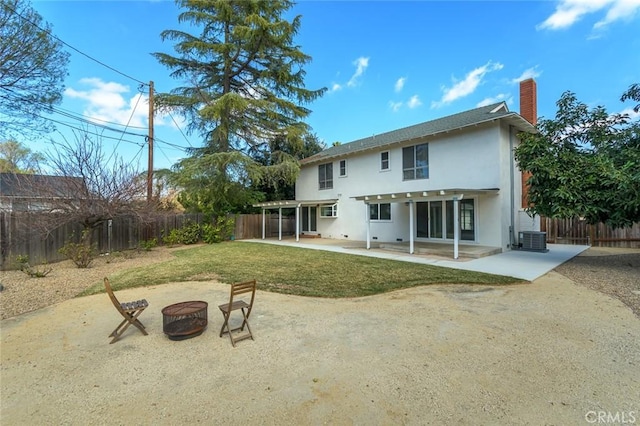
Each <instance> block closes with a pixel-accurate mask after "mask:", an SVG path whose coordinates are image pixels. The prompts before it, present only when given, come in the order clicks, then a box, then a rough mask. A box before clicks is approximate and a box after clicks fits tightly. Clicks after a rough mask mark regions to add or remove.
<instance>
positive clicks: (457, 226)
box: [453, 194, 464, 259]
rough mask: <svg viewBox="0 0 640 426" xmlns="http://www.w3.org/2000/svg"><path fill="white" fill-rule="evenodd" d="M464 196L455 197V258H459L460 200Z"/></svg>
mask: <svg viewBox="0 0 640 426" xmlns="http://www.w3.org/2000/svg"><path fill="white" fill-rule="evenodd" d="M463 197H464V195H463V194H460V195H457V196H455V197H453V258H454V259H457V258H458V244H459V242H460V211H459V210H460V200H462V198H463Z"/></svg>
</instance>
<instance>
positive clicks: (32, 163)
mask: <svg viewBox="0 0 640 426" xmlns="http://www.w3.org/2000/svg"><path fill="white" fill-rule="evenodd" d="M44 161H45V158H44V156H43V155H42V154H40V153H38V152H32V151H31V150H30V149H29V148H27V147H26V146H24V145H23V144H21V143H20V142H16V141H6V142H0V172H2V173H37V172H39V171H40V164H41V163H44Z"/></svg>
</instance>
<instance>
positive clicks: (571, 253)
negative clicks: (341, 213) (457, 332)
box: [239, 237, 589, 281]
mask: <svg viewBox="0 0 640 426" xmlns="http://www.w3.org/2000/svg"><path fill="white" fill-rule="evenodd" d="M239 241H243V242H257V243H263V244H278V245H285V246H291V247H300V248H306V249H312V250H327V251H333V252H338V253H348V254H357V255H361V256H370V257H378V258H383V259H392V260H398V261H403V262H413V263H421V264H427V265H435V266H443V267H447V268H455V269H464V270H468V271H476V272H486V273H490V274H497V275H507V276H511V277H516V278H521V279H524V280H528V281H533V280H535V279H536V278H539V277H541V276H542V275H544V274H546V273H547V272H549V271H551V270H553V269H554V268H556V267H557V266H558V265H561V264H562V263H564V262H566V261H567V260H569V259H571V258H573V257H575V256H577V255H578V254H580V253H582V252H583V251H584V250H586V249H587V248H589V246H585V245H570V244H548V245H547V248H548V249H549V251H548V252H546V253H540V252H533V251H523V250H511V251H508V252H504V253H495V250H496V248H495V247H485V246H476V245H470V244H466V245H461V246H460V247H459V253H460V258H459V259H457V260H456V259H453V248H452V245H450V244H448V245H445V244H436V243H423V242H420V243H415V247H416V253H415V254H409V253H408V250H405V245H406V244H408V243H398V244H395V243H375V244H372V245H371V249H369V250H367V248H366V242H365V241H350V240H333V239H328V238H301V239H300V241H296V240H295V238H293V237H287V238H283V239H282V240H278V239H277V238H267V239H264V240H262V239H252V240H239Z"/></svg>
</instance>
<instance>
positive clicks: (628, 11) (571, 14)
mask: <svg viewBox="0 0 640 426" xmlns="http://www.w3.org/2000/svg"><path fill="white" fill-rule="evenodd" d="M638 9H640V0H560V1H559V2H558V5H557V6H556V10H555V12H554V13H553V14H552V15H551V16H549V17H548V18H547V19H545V20H544V22H542V23H540V24H538V25H537V26H536V29H538V30H544V29H549V30H560V29H564V28H569V27H570V26H572V25H573V24H575V23H576V22H578V21H579V20H580V19H581V18H582V17H584V16H585V15H588V14H591V13H596V12H600V11H602V10H606V11H607V13H606V15H605V17H604V18H603V19H601V20H600V21H598V22H596V24H595V25H594V26H593V28H594V29H598V28H602V27H605V26H607V25H609V24H611V23H613V22H615V21H617V20H620V19H626V18H629V17H631V16H633V15H634V14H635V13H636V11H637V10H638Z"/></svg>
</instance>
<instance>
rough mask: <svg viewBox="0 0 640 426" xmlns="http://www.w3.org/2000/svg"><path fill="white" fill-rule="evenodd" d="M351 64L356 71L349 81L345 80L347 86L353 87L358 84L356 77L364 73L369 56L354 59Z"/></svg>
mask: <svg viewBox="0 0 640 426" xmlns="http://www.w3.org/2000/svg"><path fill="white" fill-rule="evenodd" d="M353 64H354V65H355V66H356V72H355V73H354V74H353V75H352V76H351V78H350V79H349V81H348V82H347V86H349V87H354V86H356V85H357V84H358V79H359V78H360V76H362V74H364V72H365V70H366V69H367V67H368V66H369V58H365V57H364V56H361V57H359V58H358V59H356V60H355V61H354V62H353Z"/></svg>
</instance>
